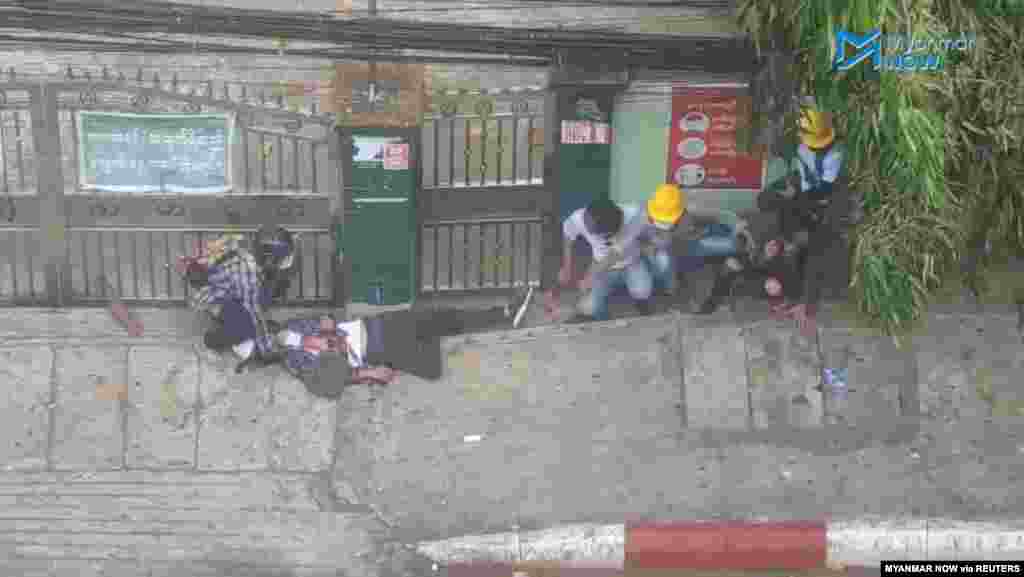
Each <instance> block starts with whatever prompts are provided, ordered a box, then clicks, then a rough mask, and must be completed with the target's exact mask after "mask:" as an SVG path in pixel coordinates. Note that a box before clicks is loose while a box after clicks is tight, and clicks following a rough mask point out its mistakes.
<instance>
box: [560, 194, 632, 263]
mask: <svg viewBox="0 0 1024 577" xmlns="http://www.w3.org/2000/svg"><path fill="white" fill-rule="evenodd" d="M619 208H621V209H622V222H623V223H626V222H629V220H630V219H631V218H633V217H634V216H635V215H636V214H637V213H638V212H639V209H638V208H637V207H636V206H632V205H626V206H621V205H620V207H619ZM586 210H587V209H585V208H581V209H578V210H576V211H574V212H573V213H572V214H570V215H569V216H568V217H566V219H565V221H564V222H563V223H562V236H563V237H564V238H565V240H566V241H567V242H574V241H575V240H576V239H578V238H579V237H581V236H582V237H583V238H584V239H586V241H587V243H588V244H589V245H590V251H591V254H592V255H593V258H594V261H596V262H601V261H602V260H604V259H605V257H607V256H608V251H609V250H610V249H611V244H612V240H611V239H607V238H605V237H603V236H598V235H596V234H592V233H591V232H590V231H588V230H587V224H586V216H585V215H586Z"/></svg>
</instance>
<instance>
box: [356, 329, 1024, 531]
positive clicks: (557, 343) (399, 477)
mask: <svg viewBox="0 0 1024 577" xmlns="http://www.w3.org/2000/svg"><path fill="white" fill-rule="evenodd" d="M744 315H746V316H744ZM1016 325H1017V319H1016V318H1015V317H1014V316H1011V315H1008V314H1003V313H1002V312H999V311H995V312H989V313H983V314H975V313H957V311H955V310H951V311H947V312H945V313H942V314H936V315H933V316H932V317H931V318H930V320H929V323H928V327H927V330H926V331H924V332H923V333H922V334H921V335H920V336H919V337H917V338H916V339H915V340H914V341H913V343H912V346H911V347H910V348H909V349H903V350H901V349H899V348H897V347H896V346H894V345H893V343H892V342H891V340H888V339H883V338H879V337H874V336H871V335H868V334H864V333H861V332H859V331H858V330H856V329H854V328H851V327H849V326H846V325H844V324H843V323H842V322H841V321H839V320H836V318H835V316H834V315H832V314H831V313H830V312H829V311H828V310H826V311H824V312H823V313H822V315H821V319H820V327H819V329H820V330H819V331H818V333H817V335H816V337H815V338H813V339H811V340H810V341H808V340H807V339H804V338H802V337H801V336H800V335H799V334H797V333H796V331H795V328H794V327H793V325H792V323H779V322H776V321H765V320H758V319H757V315H756V314H754V313H753V312H751V311H747V312H741V313H737V314H735V315H733V314H730V313H722V314H720V315H716V316H714V317H711V318H694V317H689V316H685V315H677V316H665V317H656V318H646V319H636V320H626V321H613V322H610V323H606V324H601V325H583V326H573V327H561V328H553V327H541V328H535V329H528V330H523V331H518V332H513V333H505V334H495V335H475V336H472V337H468V338H460V339H453V340H452V341H451V342H450V343H449V351H450V355H449V367H450V372H449V375H448V377H447V378H446V379H445V380H444V381H442V382H439V383H426V382H421V381H417V380H415V379H408V378H404V379H402V381H401V382H399V383H398V384H396V385H395V386H392V387H389V388H388V389H385V390H377V391H371V390H368V389H354V390H353V391H352V392H351V394H349V395H346V396H345V397H344V398H343V399H342V401H341V404H342V406H343V410H342V411H341V412H340V413H339V415H340V421H339V445H338V453H339V457H338V461H337V462H338V468H337V470H336V479H337V480H338V483H339V485H344V484H346V483H347V484H349V486H350V487H351V492H352V494H354V495H356V498H357V499H358V500H359V501H360V502H364V503H368V504H370V505H372V506H373V507H374V508H375V509H376V510H378V511H379V512H380V513H381V515H382V517H383V518H384V519H385V520H386V521H387V522H388V523H389V524H391V525H393V526H394V527H396V528H398V529H399V534H400V535H402V538H403V539H404V540H408V541H413V540H432V539H440V538H446V537H453V536H458V535H466V534H480V533H490V532H502V531H510V530H513V531H514V530H521V531H527V530H530V529H539V528H544V527H551V526H558V525H562V524H567V523H587V522H595V523H608V522H622V520H627V521H629V520H631V519H646V520H659V519H665V520H687V519H722V518H749V517H764V518H772V519H806V518H823V517H827V516H833V517H843V516H844V515H845V516H862V515H871V514H875V515H885V514H890V513H891V514H904V515H916V516H953V517H957V518H966V519H974V518H978V517H987V516H990V515H996V516H999V515H1008V516H1010V517H1013V516H1017V517H1019V515H1020V514H1021V513H1022V512H1024V489H1022V488H1021V487H1024V485H1022V484H1021V482H1020V479H1021V476H1022V475H1024V414H1022V413H1020V412H1019V411H1020V407H1021V406H1022V405H1021V401H1024V390H1022V388H1021V385H1020V383H1021V381H1020V378H1019V375H1020V374H1021V372H1020V370H1021V365H1022V363H1024V355H1022V354H1021V344H1020V343H1021V338H1020V335H1019V334H1018V332H1017V329H1016ZM825 366H830V367H841V368H847V369H848V371H849V381H850V391H849V395H848V399H847V400H846V401H845V402H842V403H839V402H833V400H832V399H831V398H829V397H828V396H826V395H824V394H823V393H822V392H821V391H819V390H816V387H817V386H818V385H819V384H820V382H821V377H820V375H821V369H822V368H823V367H825Z"/></svg>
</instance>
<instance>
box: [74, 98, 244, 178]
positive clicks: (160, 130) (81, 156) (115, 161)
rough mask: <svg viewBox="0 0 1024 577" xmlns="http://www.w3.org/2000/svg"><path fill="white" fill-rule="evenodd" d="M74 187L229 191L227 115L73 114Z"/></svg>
mask: <svg viewBox="0 0 1024 577" xmlns="http://www.w3.org/2000/svg"><path fill="white" fill-rule="evenodd" d="M77 128H78V170H79V182H80V183H81V186H82V188H85V189H87V190H100V191H112V192H167V193H219V192H226V191H227V190H229V189H230V187H231V153H230V151H231V141H232V122H231V119H230V118H229V116H228V115H226V114H127V113H111V112H85V111H83V112H79V113H78V127H77Z"/></svg>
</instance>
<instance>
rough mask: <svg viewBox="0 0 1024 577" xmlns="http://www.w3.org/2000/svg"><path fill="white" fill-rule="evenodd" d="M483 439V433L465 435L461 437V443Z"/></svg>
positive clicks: (477, 441)
mask: <svg viewBox="0 0 1024 577" xmlns="http://www.w3.org/2000/svg"><path fill="white" fill-rule="evenodd" d="M482 440H483V435H466V436H465V437H462V442H463V443H479V442H480V441H482Z"/></svg>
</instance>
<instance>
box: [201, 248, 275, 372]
mask: <svg viewBox="0 0 1024 577" xmlns="http://www.w3.org/2000/svg"><path fill="white" fill-rule="evenodd" d="M266 296H267V295H266V294H265V291H264V290H263V286H262V282H261V271H260V267H259V265H257V264H256V259H255V258H253V256H252V255H251V254H250V253H249V252H247V251H245V250H235V251H234V252H233V253H229V254H228V255H227V257H226V258H225V259H224V260H221V261H220V262H217V263H216V264H214V265H212V266H210V269H209V277H208V281H207V285H206V286H204V287H203V288H201V289H199V290H198V291H196V292H195V293H193V295H192V306H193V307H194V308H195V309H197V310H203V311H208V312H211V313H213V314H216V310H215V307H216V306H217V305H222V304H224V303H225V302H226V301H229V300H235V301H238V302H239V303H241V305H242V307H243V308H244V309H245V310H246V311H247V312H248V313H249V314H250V315H252V318H253V321H254V323H255V325H256V326H257V327H260V326H262V317H261V313H260V311H261V310H262V306H263V304H264V303H265V302H266V300H267V299H266ZM254 340H255V343H256V350H257V351H259V352H260V353H269V352H271V351H272V350H273V342H272V336H270V335H260V336H258V337H256V338H255V339H254Z"/></svg>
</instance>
